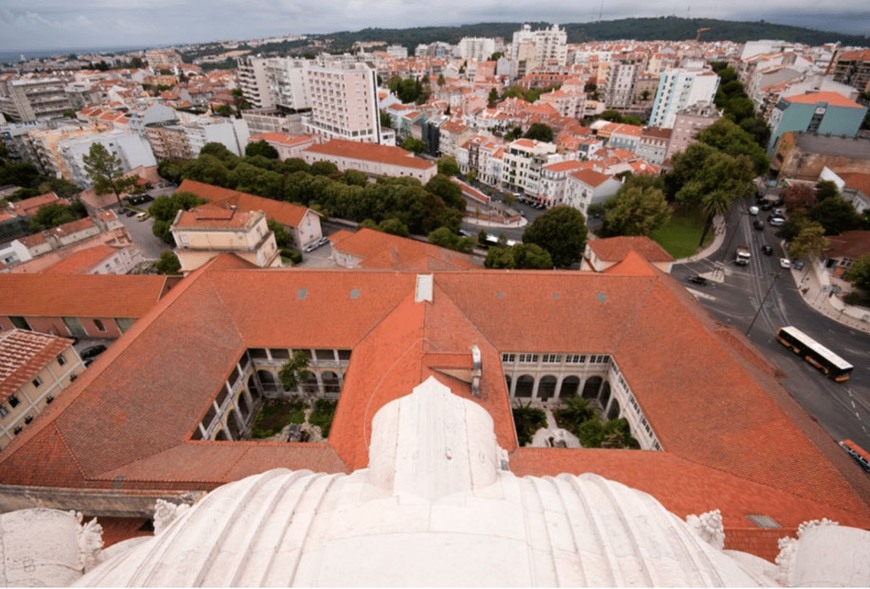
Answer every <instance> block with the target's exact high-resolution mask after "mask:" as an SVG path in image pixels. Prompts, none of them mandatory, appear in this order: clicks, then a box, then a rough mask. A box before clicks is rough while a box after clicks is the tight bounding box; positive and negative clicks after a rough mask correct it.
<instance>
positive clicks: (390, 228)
mask: <svg viewBox="0 0 870 589" xmlns="http://www.w3.org/2000/svg"><path fill="white" fill-rule="evenodd" d="M378 230H380V231H383V232H384V233H389V234H390V235H398V236H399V237H408V236H409V235H410V234H411V232H410V231H409V230H408V226H407V225H405V224H404V223H402V222H401V221H400V220H399V219H396V218H395V217H390V218H389V219H384V220H383V221H381V222H380V223H379V224H378Z"/></svg>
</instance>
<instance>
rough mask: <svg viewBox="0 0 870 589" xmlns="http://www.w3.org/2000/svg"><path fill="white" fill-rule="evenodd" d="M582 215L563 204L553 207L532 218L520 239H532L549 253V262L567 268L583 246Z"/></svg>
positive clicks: (584, 222) (584, 229)
mask: <svg viewBox="0 0 870 589" xmlns="http://www.w3.org/2000/svg"><path fill="white" fill-rule="evenodd" d="M586 234H587V229H586V219H585V217H583V213H581V212H580V211H578V210H577V209H575V208H574V207H569V206H566V205H559V206H556V207H553V208H551V209H549V210H547V212H545V213H544V214H543V215H541V216H540V217H538V218H537V219H535V220H534V221H533V222H532V223H531V224H530V225H529V226H528V227H527V228H526V230H525V232H524V233H523V242H524V243H534V244H536V245H539V246H540V247H541V248H543V249H544V250H546V251H547V252H549V253H550V256H551V257H552V259H553V264H554V265H555V266H558V267H560V268H567V267H569V266H571V264H574V263H575V262H577V261H579V260H580V256H582V255H583V248H584V247H585V246H586Z"/></svg>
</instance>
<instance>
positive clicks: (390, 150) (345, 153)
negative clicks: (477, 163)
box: [305, 139, 436, 170]
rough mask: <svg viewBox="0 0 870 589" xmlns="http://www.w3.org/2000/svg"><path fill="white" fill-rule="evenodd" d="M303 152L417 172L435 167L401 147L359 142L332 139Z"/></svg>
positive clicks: (433, 164)
mask: <svg viewBox="0 0 870 589" xmlns="http://www.w3.org/2000/svg"><path fill="white" fill-rule="evenodd" d="M305 151H306V152H308V153H317V154H323V155H332V156H337V157H343V158H348V159H356V160H365V161H374V162H378V163H383V164H391V165H394V166H404V167H406V168H417V169H419V170H429V169H433V168H435V167H436V165H435V163H434V162H430V161H427V160H424V159H422V158H418V157H416V156H414V154H413V153H411V152H410V151H406V150H404V149H402V148H401V147H390V146H388V145H376V144H374V143H360V142H359V141H345V140H343V139H332V140H331V141H327V142H326V143H321V144H320V145H312V146H311V147H309V148H308V149H306V150H305Z"/></svg>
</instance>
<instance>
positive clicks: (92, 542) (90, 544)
mask: <svg viewBox="0 0 870 589" xmlns="http://www.w3.org/2000/svg"><path fill="white" fill-rule="evenodd" d="M75 518H76V521H78V523H79V525H80V526H81V527H80V528H79V534H78V546H79V566H81V568H82V571H84V572H88V571H89V570H91V569H92V568H93V567H94V566H96V565H97V564H99V559H100V552H101V551H102V550H103V526H101V525H100V524H99V523H97V518H93V519H91V520H90V521H88V522H87V523H86V524H82V514H81V513H75Z"/></svg>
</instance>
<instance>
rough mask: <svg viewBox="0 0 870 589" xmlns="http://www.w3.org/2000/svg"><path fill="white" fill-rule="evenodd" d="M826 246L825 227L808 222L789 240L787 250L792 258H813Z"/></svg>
mask: <svg viewBox="0 0 870 589" xmlns="http://www.w3.org/2000/svg"><path fill="white" fill-rule="evenodd" d="M827 247H828V240H827V239H825V228H824V227H822V225H821V224H820V223H815V222H810V223H806V224H805V225H804V226H803V227H801V229H800V231H799V232H798V234H797V236H796V237H795V238H794V239H792V240H791V243H789V246H788V251H789V253H790V254H791V257H793V258H804V257H806V258H809V259H815V258H817V257H819V256H820V255H821V254H822V252H823V251H824V250H825V248H827Z"/></svg>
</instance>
